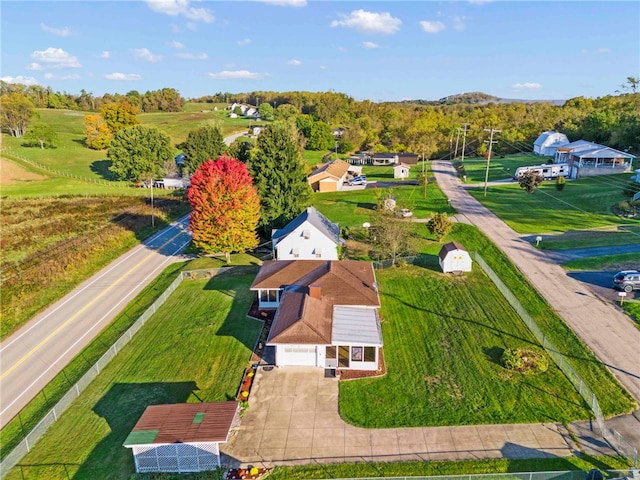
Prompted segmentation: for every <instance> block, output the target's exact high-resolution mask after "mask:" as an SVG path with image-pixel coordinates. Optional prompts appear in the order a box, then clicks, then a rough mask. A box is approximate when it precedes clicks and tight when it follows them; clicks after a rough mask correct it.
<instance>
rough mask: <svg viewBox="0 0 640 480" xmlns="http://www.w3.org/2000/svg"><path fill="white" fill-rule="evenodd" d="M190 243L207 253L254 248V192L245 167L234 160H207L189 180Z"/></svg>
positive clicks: (256, 213) (256, 200)
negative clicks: (190, 209)
mask: <svg viewBox="0 0 640 480" xmlns="http://www.w3.org/2000/svg"><path fill="white" fill-rule="evenodd" d="M187 198H188V199H189V203H190V204H191V208H192V212H191V231H192V232H193V243H194V245H195V246H196V247H198V248H200V249H202V250H204V251H205V252H207V253H224V254H225V256H226V259H227V263H228V262H230V260H231V253H232V252H244V251H245V250H248V249H250V248H254V247H255V246H257V245H258V236H257V235H256V226H257V225H258V220H259V219H260V200H259V198H258V191H257V189H256V187H255V186H254V185H253V179H252V178H251V175H250V174H249V170H247V166H246V165H245V164H244V163H242V162H241V161H239V160H236V159H235V158H229V157H227V156H224V155H223V156H221V157H219V158H218V159H217V160H215V161H214V160H207V161H205V162H204V163H203V164H202V165H200V167H199V168H198V169H197V170H196V171H195V173H194V174H193V176H192V177H191V186H190V187H189V189H188V190H187Z"/></svg>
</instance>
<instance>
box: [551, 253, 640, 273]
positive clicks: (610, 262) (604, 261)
mask: <svg viewBox="0 0 640 480" xmlns="http://www.w3.org/2000/svg"><path fill="white" fill-rule="evenodd" d="M638 257H639V254H638V253H620V254H617V255H602V256H600V257H589V258H581V259H580V260H572V261H570V262H567V263H564V264H563V265H562V267H563V268H565V269H567V270H632V269H634V268H638V267H640V263H639V262H640V260H638Z"/></svg>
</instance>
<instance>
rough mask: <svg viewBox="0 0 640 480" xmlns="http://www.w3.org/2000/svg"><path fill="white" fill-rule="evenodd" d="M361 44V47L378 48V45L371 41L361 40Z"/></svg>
mask: <svg viewBox="0 0 640 480" xmlns="http://www.w3.org/2000/svg"><path fill="white" fill-rule="evenodd" d="M362 46H363V48H367V49H369V50H373V49H376V48H380V45H378V44H377V43H373V42H362Z"/></svg>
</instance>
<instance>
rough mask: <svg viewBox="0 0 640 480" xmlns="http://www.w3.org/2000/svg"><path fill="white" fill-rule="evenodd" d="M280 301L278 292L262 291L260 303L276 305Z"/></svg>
mask: <svg viewBox="0 0 640 480" xmlns="http://www.w3.org/2000/svg"><path fill="white" fill-rule="evenodd" d="M277 301H278V291H277V290H260V302H262V303H275V302H277Z"/></svg>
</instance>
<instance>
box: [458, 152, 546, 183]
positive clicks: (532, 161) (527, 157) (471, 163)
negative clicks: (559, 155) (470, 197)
mask: <svg viewBox="0 0 640 480" xmlns="http://www.w3.org/2000/svg"><path fill="white" fill-rule="evenodd" d="M548 160H549V157H540V156H538V155H534V154H533V153H516V154H513V155H504V156H500V155H495V154H494V155H492V156H491V161H490V162H489V181H490V182H495V181H497V180H504V179H506V178H513V174H514V173H515V171H516V169H517V168H518V167H525V166H529V165H542V164H543V163H547V161H548ZM464 170H465V172H466V175H467V182H471V183H477V182H484V180H485V175H486V174H487V159H486V158H483V157H469V158H465V159H464Z"/></svg>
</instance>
